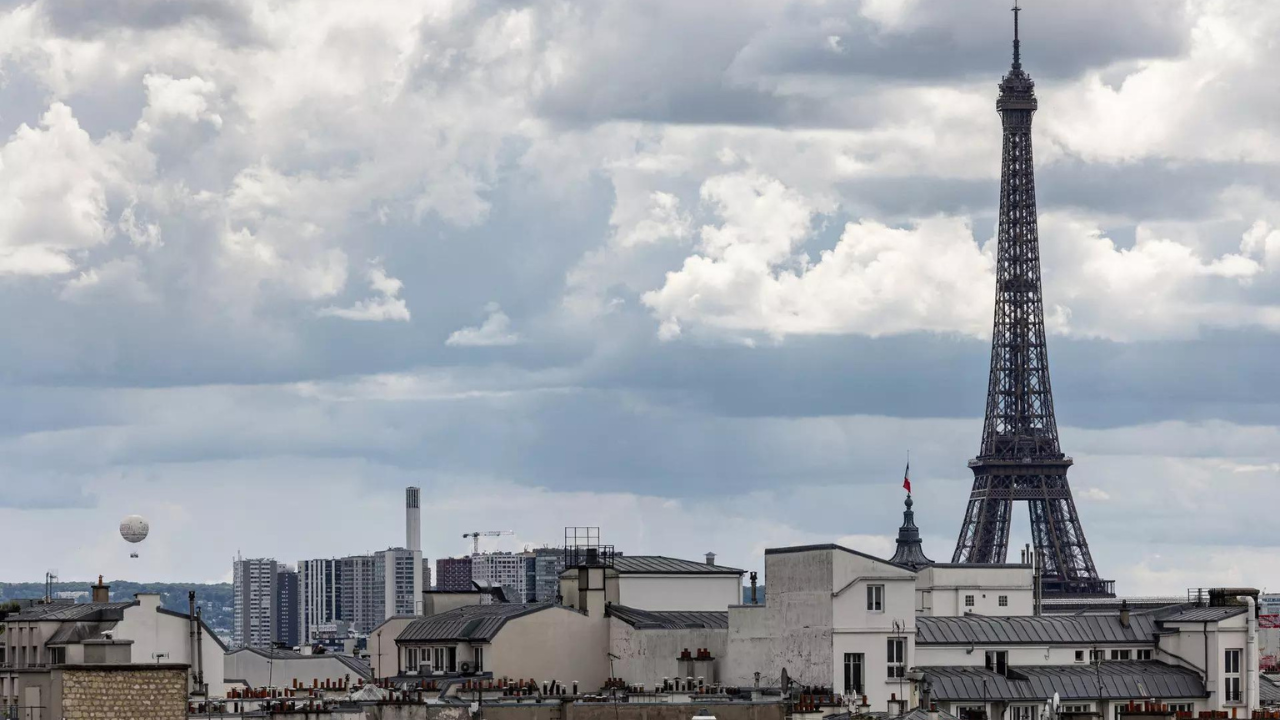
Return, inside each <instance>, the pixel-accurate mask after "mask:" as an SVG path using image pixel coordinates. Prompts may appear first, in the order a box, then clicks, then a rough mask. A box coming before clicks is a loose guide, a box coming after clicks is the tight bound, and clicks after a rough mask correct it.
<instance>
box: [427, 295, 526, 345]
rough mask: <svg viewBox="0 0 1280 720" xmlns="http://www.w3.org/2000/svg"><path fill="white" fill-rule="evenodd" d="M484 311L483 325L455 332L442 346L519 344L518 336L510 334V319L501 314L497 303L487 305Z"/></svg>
mask: <svg viewBox="0 0 1280 720" xmlns="http://www.w3.org/2000/svg"><path fill="white" fill-rule="evenodd" d="M484 309H485V312H487V313H489V316H488V317H486V318H485V319H484V322H483V323H481V324H479V325H477V326H474V327H464V328H462V329H461V330H455V331H454V332H453V333H452V334H451V335H449V338H448V339H447V340H445V341H444V344H445V345H449V346H452V347H499V346H504V345H515V344H516V343H518V342H520V335H519V334H518V333H514V332H511V318H509V317H507V314H506V313H504V312H502V308H501V307H500V306H499V305H498V303H489V304H488V305H486V306H485V308H484Z"/></svg>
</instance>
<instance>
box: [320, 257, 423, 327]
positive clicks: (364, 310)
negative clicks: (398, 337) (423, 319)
mask: <svg viewBox="0 0 1280 720" xmlns="http://www.w3.org/2000/svg"><path fill="white" fill-rule="evenodd" d="M367 277H368V278H369V287H370V289H372V290H373V292H374V297H372V298H369V299H366V300H360V301H358V302H357V303H356V304H354V305H352V306H351V307H346V308H339V307H327V308H323V309H321V310H320V314H321V315H323V316H327V317H339V318H343V319H345V320H358V321H366V322H383V321H387V320H398V321H401V322H408V321H409V319H410V316H409V307H408V305H406V304H405V302H404V298H402V297H400V291H401V290H403V289H404V283H402V282H400V281H399V280H397V279H396V278H393V277H390V276H388V275H387V272H386V270H383V269H382V266H381V265H377V264H374V265H373V266H371V267H370V268H369V270H368V273H367Z"/></svg>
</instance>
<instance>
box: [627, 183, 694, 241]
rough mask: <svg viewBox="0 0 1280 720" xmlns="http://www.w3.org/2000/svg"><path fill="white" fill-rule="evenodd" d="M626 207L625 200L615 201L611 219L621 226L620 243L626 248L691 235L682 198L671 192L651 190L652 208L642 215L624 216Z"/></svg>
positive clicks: (649, 204) (641, 213)
mask: <svg viewBox="0 0 1280 720" xmlns="http://www.w3.org/2000/svg"><path fill="white" fill-rule="evenodd" d="M620 199H621V198H620ZM622 208H623V204H622V203H621V202H619V203H617V204H615V205H614V210H613V218H612V219H611V220H610V223H611V224H613V225H614V226H615V227H617V228H618V233H617V239H616V242H617V243H618V244H619V245H621V246H622V247H630V246H632V245H646V244H650V243H656V242H660V241H662V240H666V239H682V238H685V237H688V236H689V232H690V227H689V225H690V219H689V216H688V215H686V214H684V213H682V212H681V211H680V198H678V197H676V196H675V195H672V194H671V193H666V192H660V191H654V192H653V193H651V194H650V195H649V203H648V207H647V208H645V209H644V210H643V211H641V212H640V213H639V214H638V215H639V216H638V217H623V216H622V215H623V214H622V212H621V211H622Z"/></svg>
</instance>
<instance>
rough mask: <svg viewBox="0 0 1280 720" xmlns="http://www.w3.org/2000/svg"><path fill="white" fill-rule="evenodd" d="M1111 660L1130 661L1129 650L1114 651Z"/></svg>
mask: <svg viewBox="0 0 1280 720" xmlns="http://www.w3.org/2000/svg"><path fill="white" fill-rule="evenodd" d="M1111 659H1112V660H1128V659H1130V658H1129V651H1128V650H1112V651H1111Z"/></svg>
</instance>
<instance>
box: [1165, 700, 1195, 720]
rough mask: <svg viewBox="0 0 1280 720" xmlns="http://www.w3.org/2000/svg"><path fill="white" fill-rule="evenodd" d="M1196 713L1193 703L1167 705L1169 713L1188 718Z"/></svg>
mask: <svg viewBox="0 0 1280 720" xmlns="http://www.w3.org/2000/svg"><path fill="white" fill-rule="evenodd" d="M1195 711H1196V706H1195V704H1194V703H1169V712H1171V713H1175V714H1178V715H1183V716H1187V717H1190V715H1191V713H1193V712H1195Z"/></svg>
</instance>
